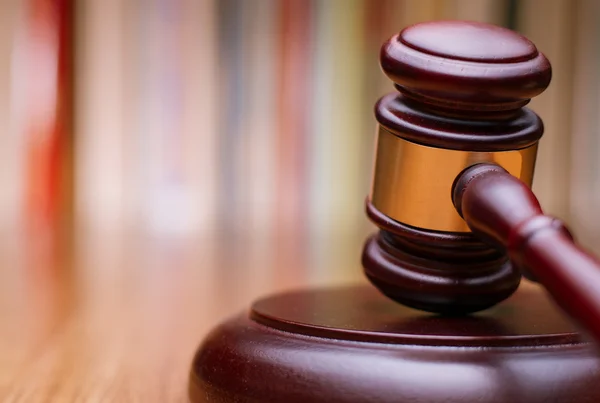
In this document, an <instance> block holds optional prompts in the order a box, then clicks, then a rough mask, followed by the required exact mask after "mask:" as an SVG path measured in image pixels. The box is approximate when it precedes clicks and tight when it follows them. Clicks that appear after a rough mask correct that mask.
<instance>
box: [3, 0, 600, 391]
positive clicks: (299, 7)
mask: <svg viewBox="0 0 600 403" xmlns="http://www.w3.org/2000/svg"><path fill="white" fill-rule="evenodd" d="M438 19H468V20H476V21H488V22H493V23H496V24H500V25H503V26H507V27H510V28H512V29H515V30H517V31H520V32H522V33H523V34H525V35H526V36H528V37H529V38H531V39H532V40H533V41H534V42H535V43H536V45H537V46H538V47H539V48H540V49H541V50H542V51H543V52H544V53H545V54H546V55H547V56H548V57H549V59H550V60H551V62H552V64H553V67H554V79H553V82H552V84H551V86H550V88H549V89H548V90H547V91H546V92H545V93H544V94H542V95H541V96H539V97H538V98H536V99H535V100H534V101H533V102H532V103H531V107H532V108H533V109H534V110H535V111H537V112H538V113H539V114H540V115H541V116H542V118H543V120H544V122H545V125H546V134H545V137H544V138H543V139H542V141H541V146H540V150H539V158H538V164H537V171H536V178H535V180H534V190H535V191H536V193H537V194H538V196H539V198H540V199H541V202H542V205H543V206H544V207H545V208H546V211H547V212H549V213H551V214H554V215H556V216H559V217H561V218H563V219H564V220H565V221H567V223H569V224H570V226H571V227H572V229H573V230H574V233H575V234H576V235H577V237H578V239H579V241H581V242H582V243H583V244H584V245H585V246H587V247H588V248H589V249H591V250H592V251H595V252H596V253H600V220H599V212H598V209H597V207H596V206H598V204H599V203H598V202H599V201H600V163H599V161H598V158H599V157H600V98H599V95H600V82H599V80H598V75H599V72H600V57H599V56H600V46H599V41H598V39H599V38H600V36H599V35H600V33H599V32H598V30H600V24H599V23H598V22H600V2H599V1H596V0H513V1H509V0H77V1H76V0H2V1H0V184H1V186H0V237H1V238H0V239H1V240H2V241H1V242H0V317H1V318H2V320H0V357H2V359H1V362H0V400H2V401H11V397H12V398H13V399H15V400H18V401H24V400H26V399H29V398H35V396H38V399H39V401H72V400H77V401H82V400H83V401H85V400H86V399H88V398H90V396H93V395H94V394H98V396H101V397H102V399H108V400H111V398H112V400H115V401H134V400H135V399H133V398H132V396H135V397H137V398H138V400H135V401H144V402H151V401H157V402H165V401H181V402H183V401H187V399H186V398H185V396H186V392H185V384H186V379H187V371H188V368H189V362H190V360H191V357H192V354H193V352H194V350H195V348H196V347H197V345H198V343H199V341H200V340H201V338H202V336H203V335H204V334H205V333H206V332H207V331H208V330H209V329H210V328H211V327H212V326H214V324H215V323H216V322H218V321H220V320H222V319H223V318H224V317H225V316H227V315H230V314H233V313H234V312H236V311H239V310H242V309H245V308H247V306H248V303H249V302H250V301H251V300H253V299H254V298H256V297H258V296H260V295H263V294H265V293H268V292H274V291H276V290H281V289H288V288H293V287H301V286H307V285H326V284H332V283H335V284H338V283H345V282H354V281H364V280H362V278H363V276H362V273H361V268H360V254H361V249H362V244H363V242H364V239H365V237H366V236H367V235H368V234H369V233H370V232H372V231H374V227H373V226H372V225H370V224H369V223H368V221H367V219H366V218H365V216H364V213H363V203H364V200H365V196H366V195H367V193H368V191H369V182H370V177H371V167H372V159H373V158H372V157H373V151H374V150H373V146H374V134H375V119H374V117H373V113H372V110H373V105H374V103H375V101H376V100H377V99H378V98H379V97H380V96H382V95H383V94H385V93H386V92H390V91H392V90H393V87H392V85H391V82H389V81H388V80H387V79H386V78H385V77H384V75H383V74H382V73H381V72H380V69H379V61H378V54H379V48H380V46H381V44H382V42H383V41H384V40H386V39H387V38H389V37H390V36H392V35H393V34H395V33H397V32H398V31H399V30H400V29H401V28H403V27H404V26H406V25H408V24H412V23H416V22H420V21H430V20H438ZM82 396H83V399H79V400H78V399H77V398H76V397H78V398H81V397H82ZM125 396H127V397H126V398H125ZM132 399H133V400H132ZM27 401H31V400H30V399H29V400H27Z"/></svg>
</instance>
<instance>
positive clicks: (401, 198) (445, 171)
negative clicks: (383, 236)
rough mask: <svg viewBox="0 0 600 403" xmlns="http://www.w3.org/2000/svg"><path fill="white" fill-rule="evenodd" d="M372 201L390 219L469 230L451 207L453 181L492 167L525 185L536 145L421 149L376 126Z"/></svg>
mask: <svg viewBox="0 0 600 403" xmlns="http://www.w3.org/2000/svg"><path fill="white" fill-rule="evenodd" d="M378 130H379V133H378V138H377V149H376V157H375V158H376V159H375V170H374V178H373V184H372V189H371V195H370V198H371V203H372V204H373V206H374V207H375V208H377V209H378V210H379V211H380V212H382V213H383V214H385V215H386V216H388V217H390V218H391V219H393V220H396V221H399V222H401V223H403V224H407V225H411V226H414V227H418V228H424V229H430V230H435V231H446V232H468V231H469V228H468V227H467V225H466V223H465V222H464V221H463V219H462V218H461V217H460V216H459V215H458V213H457V212H456V209H455V207H454V205H453V204H452V197H451V190H452V184H453V183H454V180H455V179H456V177H457V176H458V175H459V174H460V173H461V172H462V171H463V170H464V169H465V168H467V167H469V166H472V165H474V164H477V163H483V162H486V163H495V164H497V165H500V166H501V167H503V168H504V169H506V170H507V171H508V172H509V173H511V174H512V175H513V176H516V177H517V178H519V179H521V180H522V181H523V182H525V183H526V184H527V185H528V186H531V183H532V180H533V171H534V166H535V158H536V154H537V142H536V143H534V144H533V145H530V146H529V147H527V148H523V149H519V150H507V151H493V152H481V151H465V150H452V149H443V148H436V147H430V146H425V145H421V144H417V143H414V142H411V141H408V140H405V139H403V138H402V137H399V136H397V135H395V134H393V133H391V132H390V131H388V130H386V129H385V128H384V127H383V126H381V125H379V126H378Z"/></svg>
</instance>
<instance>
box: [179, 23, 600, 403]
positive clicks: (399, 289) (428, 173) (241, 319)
mask: <svg viewBox="0 0 600 403" xmlns="http://www.w3.org/2000/svg"><path fill="white" fill-rule="evenodd" d="M381 65H382V68H383V70H384V72H385V73H386V74H387V76H388V77H389V78H390V79H391V80H392V81H393V82H394V84H395V88H396V89H397V91H398V92H397V93H394V94H390V95H388V96H385V97H383V98H382V99H381V100H380V101H379V102H378V103H377V106H376V108H375V112H376V117H377V120H378V122H379V129H378V133H377V154H376V163H375V172H374V180H373V187H372V190H371V193H370V195H369V197H368V198H367V201H366V211H367V215H368V217H369V218H370V219H371V220H372V221H373V222H374V223H375V224H376V225H377V226H378V227H379V228H380V231H379V233H378V234H376V235H374V236H373V237H372V238H370V239H369V240H368V241H367V243H366V245H365V249H364V252H363V266H364V269H365V274H366V276H367V277H368V279H369V280H370V281H371V283H372V284H373V285H374V286H375V287H373V286H356V287H350V288H337V289H321V290H305V291H297V292H290V293H285V294H280V295H275V296H270V297H266V298H264V299H262V300H259V301H257V302H255V303H254V304H253V305H252V307H251V309H250V311H249V313H244V314H242V315H240V316H238V317H236V318H233V319H231V320H229V321H228V322H225V323H224V324H222V325H220V326H219V327H217V328H216V329H215V330H214V331H212V333H210V335H209V336H208V337H207V338H206V339H205V340H204V342H203V344H202V345H201V346H200V348H199V350H198V352H197V354H196V356H195V358H194V361H193V365H192V369H191V374H190V382H189V392H190V399H191V401H192V402H419V403H426V402H427V403H429V402H445V403H455V402H471V403H473V402H481V403H483V402H485V403H492V402H511V403H512V402H527V403H536V402H540V403H541V402H544V403H549V402H578V403H584V402H590V403H591V402H594V403H596V402H600V359H599V357H598V353H597V349H596V347H595V346H596V344H595V343H593V342H590V341H586V338H583V337H582V336H580V334H578V333H577V332H576V330H575V325H574V324H573V323H578V327H577V328H582V329H585V330H586V331H587V332H589V334H590V335H591V336H592V337H593V338H595V339H596V340H600V269H599V265H598V263H597V261H596V260H595V259H594V258H593V257H590V256H589V255H588V254H586V253H585V252H584V251H583V250H581V249H580V248H579V247H578V246H577V245H576V244H575V243H574V242H573V239H572V237H571V235H570V234H569V232H568V231H567V229H566V228H565V227H564V225H562V223H560V221H558V220H556V219H553V218H551V217H547V216H544V215H543V214H542V211H541V209H540V206H539V204H538V202H537V200H536V199H535V196H533V194H532V193H531V191H530V190H529V187H530V185H531V181H532V178H533V170H534V164H535V156H536V151H537V146H538V140H539V139H540V137H541V135H542V132H543V125H542V122H541V121H540V119H539V118H538V116H537V115H536V114H535V113H534V112H532V111H531V110H529V109H527V108H526V107H525V105H526V104H527V103H528V102H529V100H530V99H531V98H532V97H534V96H536V95H538V94H539V93H541V92H542V91H543V90H544V89H545V88H546V87H547V86H548V84H549V82H550V77H551V69H550V64H549V63H548V61H547V60H546V58H545V57H544V56H543V55H542V54H541V53H540V52H538V51H537V49H536V47H535V46H534V45H533V44H532V43H531V42H530V41H528V40H527V39H525V38H523V37H522V36H520V35H518V34H516V33H514V32H512V31H509V30H507V29H504V28H499V27H495V26H491V25H485V24H479V23H471V22H456V21H446V22H435V23H424V24H419V25H415V26H411V27H408V28H406V29H404V30H403V31H402V32H400V34H398V35H396V36H394V37H392V38H391V39H390V40H389V41H387V42H386V43H385V44H384V45H383V47H382V50H381ZM522 274H525V275H527V276H529V277H531V278H533V279H535V280H536V281H538V282H539V283H540V284H541V286H536V285H532V283H529V282H524V283H525V284H523V285H521V287H519V284H520V282H521V277H522ZM552 300H554V301H552ZM554 302H556V303H558V305H559V306H561V308H562V309H559V308H557V307H556V305H555V304H554Z"/></svg>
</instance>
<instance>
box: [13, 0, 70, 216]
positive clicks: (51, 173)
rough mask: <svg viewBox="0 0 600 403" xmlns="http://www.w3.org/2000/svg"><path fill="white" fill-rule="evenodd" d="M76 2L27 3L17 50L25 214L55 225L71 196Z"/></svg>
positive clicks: (34, 0) (45, 0)
mask: <svg viewBox="0 0 600 403" xmlns="http://www.w3.org/2000/svg"><path fill="white" fill-rule="evenodd" d="M72 10H73V4H72V0H28V2H27V3H26V4H25V14H24V19H23V27H22V31H21V32H22V33H23V37H22V41H21V42H20V43H19V45H18V46H21V47H22V49H20V50H19V53H20V54H21V55H22V56H23V57H22V58H21V59H20V62H21V63H22V65H19V66H18V67H17V68H18V69H21V70H22V71H23V73H22V74H23V75H22V77H23V83H22V87H21V90H22V91H24V94H23V95H24V96H23V99H24V103H23V109H24V110H23V111H22V113H23V115H24V116H25V119H24V124H23V126H22V130H23V133H22V135H23V136H24V139H25V209H26V210H25V214H26V220H27V221H28V222H29V223H33V224H38V223H41V224H44V225H50V226H54V225H56V224H58V220H59V219H60V217H63V214H64V213H66V212H67V210H68V208H67V205H68V204H69V200H70V199H71V198H70V197H69V194H70V190H69V187H70V183H69V182H70V181H69V180H68V177H70V172H69V171H68V161H69V160H70V147H71V144H70V143H71V136H70V126H71V116H72V91H71V89H72V58H71V55H72V46H71V38H72V30H71V28H72V17H73V15H72Z"/></svg>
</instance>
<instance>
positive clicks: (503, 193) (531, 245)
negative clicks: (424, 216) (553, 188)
mask: <svg viewBox="0 0 600 403" xmlns="http://www.w3.org/2000/svg"><path fill="white" fill-rule="evenodd" d="M452 197H453V202H454V206H455V207H456V209H457V210H458V212H459V214H460V215H461V216H462V217H463V218H464V219H465V221H466V222H467V224H468V225H469V227H470V228H471V230H472V231H473V232H474V233H475V234H477V235H479V236H480V237H482V238H483V239H485V240H488V241H491V242H493V243H495V244H500V245H502V246H504V247H505V248H506V250H507V252H508V255H509V257H510V258H511V260H512V261H513V262H514V263H515V264H517V265H518V266H520V267H522V268H524V269H525V270H527V271H529V272H530V273H531V274H532V275H533V276H534V277H535V279H536V280H537V281H538V282H539V283H541V284H542V285H543V286H544V287H545V288H546V290H547V291H548V292H549V293H550V295H551V296H552V297H553V298H554V300H555V301H556V302H557V304H558V305H559V306H561V307H562V308H563V309H564V310H565V311H566V312H567V313H568V314H569V315H570V316H571V317H572V318H574V319H575V320H576V321H578V322H579V323H580V324H581V325H582V326H583V327H584V328H586V329H587V330H588V331H589V332H590V334H591V335H592V336H593V337H594V338H595V340H596V341H598V342H600V262H599V261H598V260H597V259H596V258H595V257H593V256H591V255H590V254H589V253H588V252H586V251H585V250H583V249H582V248H581V247H579V246H578V245H576V244H575V243H574V241H573V237H572V236H571V234H570V233H569V231H568V230H567V228H566V227H565V226H564V224H563V223H562V222H561V221H560V220H558V219H556V218H552V217H549V216H546V215H544V214H543V212H542V209H541V207H540V204H539V202H538V200H537V198H536V197H535V195H534V194H533V193H532V192H531V190H530V189H529V187H527V186H526V185H525V184H524V183H523V182H521V181H520V180H519V179H517V178H515V177H514V176H512V175H510V174H509V173H508V172H506V171H505V170H504V169H502V168H501V167H499V166H497V165H491V164H478V165H474V166H472V167H470V168H468V169H466V170H465V171H464V172H463V173H462V174H461V175H460V176H459V177H458V178H457V180H456V181H455V183H454V187H453V191H452Z"/></svg>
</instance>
